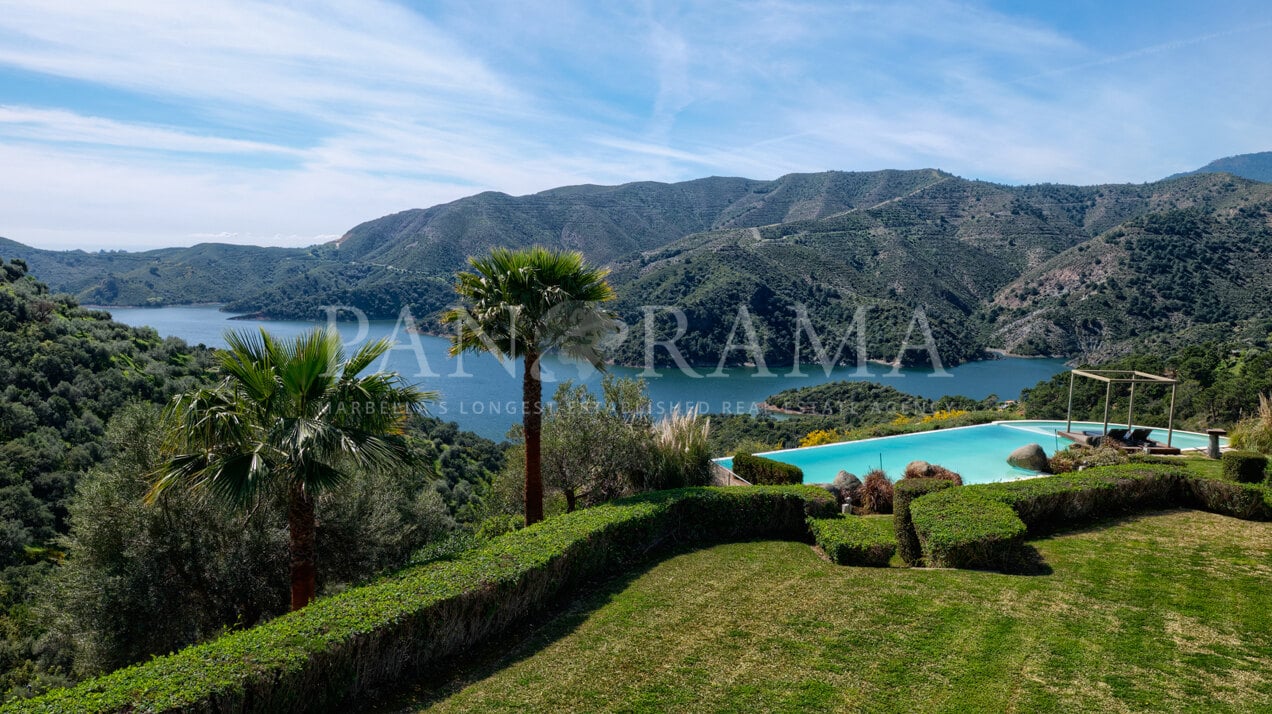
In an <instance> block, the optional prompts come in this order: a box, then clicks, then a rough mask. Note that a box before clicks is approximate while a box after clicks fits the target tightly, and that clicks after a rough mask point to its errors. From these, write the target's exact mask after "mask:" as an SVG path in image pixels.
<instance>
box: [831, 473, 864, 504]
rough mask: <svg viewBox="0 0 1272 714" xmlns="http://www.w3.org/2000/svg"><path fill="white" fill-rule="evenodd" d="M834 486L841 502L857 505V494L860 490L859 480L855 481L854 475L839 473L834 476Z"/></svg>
mask: <svg viewBox="0 0 1272 714" xmlns="http://www.w3.org/2000/svg"><path fill="white" fill-rule="evenodd" d="M834 485H836V486H838V489H840V495H841V499H840V500H841V501H848V503H857V493H859V491H860V490H861V479H857V477H856V476H855V475H852V473H848V472H847V471H840V472H838V473H836V476H834Z"/></svg>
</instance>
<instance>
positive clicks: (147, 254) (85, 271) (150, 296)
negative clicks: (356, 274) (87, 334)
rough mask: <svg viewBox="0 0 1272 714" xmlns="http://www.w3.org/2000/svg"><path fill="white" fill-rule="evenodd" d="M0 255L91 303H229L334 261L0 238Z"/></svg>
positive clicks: (237, 249)
mask: <svg viewBox="0 0 1272 714" xmlns="http://www.w3.org/2000/svg"><path fill="white" fill-rule="evenodd" d="M0 256H5V257H12V258H21V259H23V260H25V261H26V262H27V264H28V265H30V266H31V272H32V273H33V274H36V275H39V276H40V278H41V280H44V281H45V282H46V283H47V284H48V285H49V287H50V288H52V289H53V290H54V291H56V292H63V293H69V294H71V295H73V296H75V298H76V299H77V300H79V301H80V302H83V303H87V304H92V305H171V304H188V303H201V302H229V301H231V300H235V299H237V298H239V297H242V296H243V294H244V293H245V292H256V291H258V290H260V288H261V286H263V285H268V284H273V283H277V282H282V281H285V280H288V279H289V278H291V277H294V276H298V275H304V274H307V273H309V272H312V271H314V270H317V269H321V268H322V267H324V266H334V265H336V263H335V262H334V260H333V258H332V257H330V250H329V249H324V248H320V247H319V248H308V249H299V248H259V247H256V246H240V245H224V244H218V243H203V244H200V245H196V246H193V247H190V248H162V249H159V250H148V251H143V252H137V253H126V252H123V251H99V252H96V253H90V252H87V251H83V250H69V251H58V250H41V249H39V248H32V247H30V246H26V245H23V244H21V243H16V242H14V241H11V240H6V239H4V238H0Z"/></svg>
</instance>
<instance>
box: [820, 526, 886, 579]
mask: <svg viewBox="0 0 1272 714" xmlns="http://www.w3.org/2000/svg"><path fill="white" fill-rule="evenodd" d="M808 527H809V530H811V531H812V533H813V540H814V541H815V542H816V543H817V545H819V546H821V549H822V550H823V551H825V553H826V557H828V558H830V560H831V562H834V563H837V564H839V565H865V566H871V567H876V568H886V567H888V561H890V560H892V554H893V553H895V552H896V551H897V540H896V535H895V534H894V533H893V530H892V524H891V522H890V519H888V518H874V517H868V516H847V517H844V516H839V517H837V518H810V519H808Z"/></svg>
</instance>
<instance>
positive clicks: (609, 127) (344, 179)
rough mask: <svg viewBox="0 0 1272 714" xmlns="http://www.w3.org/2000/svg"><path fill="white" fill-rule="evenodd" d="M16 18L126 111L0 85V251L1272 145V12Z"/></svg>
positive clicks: (324, 229) (921, 8) (906, 7)
mask: <svg viewBox="0 0 1272 714" xmlns="http://www.w3.org/2000/svg"><path fill="white" fill-rule="evenodd" d="M3 5H4V7H3V9H2V10H0V66H4V67H7V71H9V72H14V73H21V72H29V73H38V75H37V74H32V75H30V76H33V77H34V76H53V77H58V78H61V79H62V80H65V81H70V82H75V83H78V84H76V85H73V86H83V87H91V88H94V90H95V92H98V93H101V94H103V95H105V96H106V97H107V101H100V102H98V103H96V104H94V103H92V102H91V101H88V100H84V101H81V99H80V97H78V96H77V94H76V93H75V92H73V91H70V90H67V91H65V92H64V93H63V95H62V98H61V99H59V98H57V97H54V96H53V95H51V94H41V93H36V94H35V95H31V96H25V95H22V94H21V93H19V92H16V91H15V92H13V93H8V92H7V91H6V89H5V87H2V86H0V166H3V167H4V169H3V170H0V235H4V236H6V237H9V238H12V239H15V240H23V241H27V242H32V243H40V244H43V245H55V244H56V245H58V246H63V247H64V246H82V247H86V248H91V247H124V246H127V247H137V246H141V245H158V244H174V243H188V242H194V241H198V240H226V241H240V242H253V241H260V242H270V243H288V244H297V243H303V242H310V243H312V242H321V241H323V240H327V239H329V238H330V237H331V236H334V235H339V234H340V233H342V232H343V231H345V230H347V229H348V228H349V227H351V226H353V225H354V224H356V223H359V222H361V221H364V220H369V219H372V218H375V217H377V216H380V215H383V214H385V213H389V212H393V211H398V210H403V209H406V208H412V207H423V206H428V205H432V204H434V203H438V202H443V201H448V200H453V199H455V198H459V197H461V196H463V195H469V194H472V193H476V192H478V191H481V190H487V189H493V190H501V191H506V192H509V193H529V192H533V191H538V190H542V189H546V188H550V187H553V186H557V185H565V184H577V183H620V182H624V181H635V180H683V179H689V178H695V177H699V176H703V175H709V174H723V175H743V176H750V177H755V178H773V177H776V176H778V175H780V174H782V173H787V172H791V171H816V170H824V169H845V170H867V169H878V168H919V167H924V166H931V167H936V168H943V169H946V170H949V171H953V172H955V173H959V174H961V175H965V176H970V177H976V178H988V179H991V180H1004V181H1019V182H1034V181H1047V180H1051V181H1069V182H1075V183H1090V182H1097V181H1115V180H1149V179H1153V178H1157V177H1160V176H1163V175H1165V174H1168V173H1172V172H1174V171H1178V170H1181V169H1186V168H1191V167H1193V166H1196V165H1200V164H1201V163H1204V162H1205V161H1208V160H1210V159H1212V158H1216V157H1218V156H1220V155H1224V154H1228V153H1236V152H1237V151H1250V150H1261V149H1266V148H1272V147H1269V144H1272V142H1269V141H1268V132H1267V126H1266V121H1265V117H1266V116H1267V115H1268V113H1269V112H1272V97H1269V93H1268V92H1267V91H1266V89H1264V88H1265V87H1267V86H1269V81H1272V76H1270V74H1269V73H1270V72H1272V70H1269V67H1272V61H1269V60H1270V59H1272V58H1270V57H1269V50H1268V48H1267V47H1265V46H1264V44H1265V43H1262V42H1260V41H1259V40H1260V37H1259V33H1253V32H1249V31H1248V29H1249V28H1251V27H1258V26H1260V25H1259V24H1258V23H1259V22H1260V21H1262V22H1264V25H1263V26H1266V25H1267V22H1266V21H1267V20H1268V19H1269V18H1267V17H1263V18H1261V19H1260V18H1254V20H1252V21H1250V22H1246V23H1244V24H1243V25H1241V26H1240V27H1238V28H1237V29H1236V30H1234V29H1232V27H1231V26H1228V25H1224V26H1214V27H1211V26H1208V25H1205V23H1199V24H1198V26H1197V27H1195V28H1193V29H1194V30H1195V34H1191V35H1189V34H1184V35H1182V36H1176V35H1173V34H1168V35H1163V36H1162V37H1161V41H1160V42H1153V43H1148V44H1144V45H1143V46H1142V49H1130V50H1122V51H1120V52H1107V51H1105V52H1101V51H1099V50H1097V49H1096V48H1094V47H1092V46H1090V45H1089V44H1088V43H1087V42H1086V41H1085V40H1084V38H1083V37H1080V36H1078V35H1075V34H1073V33H1072V32H1071V31H1070V32H1065V31H1061V30H1060V29H1057V28H1055V27H1051V26H1048V25H1046V24H1045V23H1043V22H1042V21H1040V20H1031V19H1024V18H1022V17H1019V16H1012V15H1009V14H1005V13H1002V12H996V11H994V10H991V9H988V8H986V7H984V6H980V5H967V4H959V3H954V2H942V1H937V2H922V3H902V4H898V3H861V2H856V3H838V2H825V3H820V2H793V1H783V0H756V1H753V2H739V3H727V4H712V5H708V4H688V5H683V6H681V5H673V4H671V3H662V2H652V3H647V4H644V5H640V6H628V5H622V4H598V3H589V2H581V1H578V2H576V1H573V0H559V1H554V2H543V3H533V2H530V3H524V4H522V3H517V4H509V3H497V2H496V3H482V2H474V1H470V0H465V1H464V2H458V1H456V2H441V3H437V4H431V5H429V6H428V7H426V8H425V9H423V10H421V11H418V12H417V11H414V10H411V9H408V8H406V7H403V6H401V5H398V4H394V3H391V2H387V1H385V0H375V1H374V2H362V1H357V2H355V1H354V0H325V1H323V2H314V3H303V4H294V3H271V2H258V1H255V0H242V1H238V0H208V1H207V2H202V3H197V4H188V3H152V2H142V1H141V0H136V1H135V2H129V1H125V0H118V1H111V2H106V1H101V2H67V3H49V2H43V1H37V0H8V1H7V2H4V3H3ZM1266 14H1267V13H1266V12H1265V13H1264V15H1266ZM1152 21H1153V18H1144V19H1143V20H1142V22H1143V23H1146V24H1151V22H1152ZM130 97H131V98H134V99H135V100H136V101H135V103H134V104H132V105H128V107H129V108H127V109H123V110H121V109H120V106H119V104H120V103H121V102H124V103H126V102H127V101H128V99H129V98H130Z"/></svg>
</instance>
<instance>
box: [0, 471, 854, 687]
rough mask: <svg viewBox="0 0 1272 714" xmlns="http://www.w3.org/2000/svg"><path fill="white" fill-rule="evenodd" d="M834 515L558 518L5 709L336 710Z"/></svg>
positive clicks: (615, 506)
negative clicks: (585, 588)
mask: <svg viewBox="0 0 1272 714" xmlns="http://www.w3.org/2000/svg"><path fill="white" fill-rule="evenodd" d="M834 508H835V506H834V501H833V499H831V498H830V496H829V495H828V494H826V492H824V491H822V490H821V489H817V488H811V487H756V488H718V489H716V488H696V489H680V490H670V491H658V492H654V493H649V494H644V495H641V496H636V497H634V498H630V499H626V500H623V501H617V502H613V503H609V504H604V505H601V506H597V507H595V508H588V509H583V510H581V511H576V512H574V513H571V514H567V515H564V516H560V517H557V518H552V519H549V520H547V521H544V522H542V523H539V524H536V525H534V526H532V527H530V528H525V529H522V530H519V531H516V532H513V533H509V534H507V535H504V536H500V537H498V538H495V539H494V540H492V541H490V542H488V543H486V544H485V545H482V546H481V547H478V548H475V549H473V550H470V551H467V552H465V553H463V554H461V555H459V556H458V557H456V558H454V559H451V560H443V561H438V562H434V563H430V564H428V565H423V566H419V567H416V568H410V569H407V570H404V571H402V572H400V573H398V574H397V575H395V576H392V577H389V578H385V579H383V580H381V581H379V582H376V583H373V584H371V585H367V586H364V587H358V588H352V589H350V590H347V591H345V592H343V593H340V594H338V595H334V596H331V597H325V598H320V599H318V600H316V601H314V602H313V604H311V605H309V606H308V607H306V608H304V609H302V610H298V611H296V612H292V613H289V614H287V615H284V616H282V617H279V618H277V619H275V620H272V621H270V622H268V623H265V624H263V625H261V626H258V627H254V628H252V629H249V630H243V631H239V632H234V633H231V634H228V635H225V636H222V637H220V638H218V639H216V640H213V641H212V642H209V643H206V644H203V645H198V646H194V647H189V648H186V649H184V650H181V651H180V652H177V653H176V654H172V655H168V656H166V657H156V658H154V659H152V660H150V661H148V662H146V663H144V664H139V665H134V666H132V667H127V668H125V669H121V670H117V671H115V672H113V673H111V674H108V675H106V676H104V677H100V678H97V679H92V680H88V681H86V682H83V683H81V684H79V685H78V686H76V687H74V688H71V689H61V690H56V691H53V692H50V693H48V694H46V695H44V696H42V697H39V698H36V699H30V700H26V701H21V702H15V703H13V704H10V705H9V706H8V707H7V708H6V711H12V712H49V711H68V712H69V711H77V712H78V711H96V712H125V711H128V712H131V711H178V710H180V711H190V710H194V711H218V712H230V711H262V712H264V711H270V712H272V711H313V710H329V709H335V708H338V707H339V706H340V704H341V703H342V702H347V701H351V700H356V699H357V698H359V697H365V696H366V695H367V694H368V693H369V692H371V691H373V690H375V689H376V688H377V687H382V686H385V685H388V684H391V683H393V682H397V681H400V680H402V679H403V678H405V677H410V676H412V675H414V674H416V673H418V672H421V671H424V670H425V669H426V668H427V667H428V666H430V665H431V664H434V663H436V662H438V661H439V660H443V659H445V658H446V657H450V656H453V655H454V654H456V653H458V652H460V651H463V650H465V649H467V648H470V647H472V646H474V645H475V644H477V643H479V642H482V641H484V640H486V639H488V638H489V637H491V636H494V635H497V634H499V633H500V632H502V631H504V630H506V629H507V628H508V627H509V626H510V625H512V624H513V623H515V622H517V621H519V620H521V619H523V618H525V617H526V616H528V615H531V614H533V613H535V612H539V611H542V610H543V609H544V608H545V607H546V606H548V605H549V604H551V603H552V602H554V601H558V600H560V599H561V598H562V597H564V596H567V595H569V594H571V593H572V592H573V591H574V590H576V589H577V588H578V587H579V586H581V585H583V584H585V583H587V582H589V581H592V580H594V579H596V578H599V577H606V576H609V575H612V574H613V573H615V572H616V571H619V570H621V569H623V568H626V567H628V566H630V565H631V564H633V563H636V562H639V561H641V560H644V559H647V558H648V557H650V554H651V553H653V552H660V551H664V550H665V549H666V548H667V547H668V546H670V545H672V544H684V543H712V542H720V541H724V540H734V539H744V538H795V539H800V540H807V539H808V526H807V519H808V517H810V516H811V517H828V516H831V515H833V514H834Z"/></svg>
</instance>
